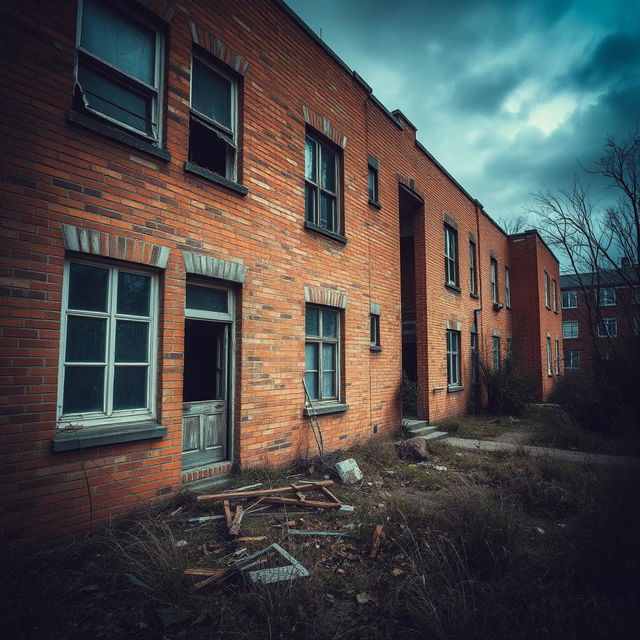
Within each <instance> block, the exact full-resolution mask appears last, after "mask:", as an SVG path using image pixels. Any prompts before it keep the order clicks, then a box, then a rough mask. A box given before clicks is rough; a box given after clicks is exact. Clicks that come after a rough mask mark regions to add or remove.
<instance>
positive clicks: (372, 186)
mask: <svg viewBox="0 0 640 640" xmlns="http://www.w3.org/2000/svg"><path fill="white" fill-rule="evenodd" d="M368 183H369V200H371V202H375V201H376V200H377V194H376V174H375V169H372V168H371V167H369V176H368Z"/></svg>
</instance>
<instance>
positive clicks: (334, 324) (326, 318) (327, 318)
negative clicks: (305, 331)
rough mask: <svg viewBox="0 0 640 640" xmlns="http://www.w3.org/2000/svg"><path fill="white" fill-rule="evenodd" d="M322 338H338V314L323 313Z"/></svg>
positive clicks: (325, 311)
mask: <svg viewBox="0 0 640 640" xmlns="http://www.w3.org/2000/svg"><path fill="white" fill-rule="evenodd" d="M322 336H323V337H324V338H337V337H338V312H337V311H327V310H324V311H323V312H322Z"/></svg>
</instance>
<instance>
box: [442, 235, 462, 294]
mask: <svg viewBox="0 0 640 640" xmlns="http://www.w3.org/2000/svg"><path fill="white" fill-rule="evenodd" d="M444 281H445V284H448V285H450V286H453V287H457V286H458V284H459V279H458V232H457V231H456V230H455V229H454V228H453V227H452V226H451V225H448V224H445V225H444Z"/></svg>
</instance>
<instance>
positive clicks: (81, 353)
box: [65, 316, 107, 362]
mask: <svg viewBox="0 0 640 640" xmlns="http://www.w3.org/2000/svg"><path fill="white" fill-rule="evenodd" d="M106 338H107V319H106V318H84V317H82V316H69V317H68V318H67V348H66V351H65V360H66V362H104V359H105V345H106Z"/></svg>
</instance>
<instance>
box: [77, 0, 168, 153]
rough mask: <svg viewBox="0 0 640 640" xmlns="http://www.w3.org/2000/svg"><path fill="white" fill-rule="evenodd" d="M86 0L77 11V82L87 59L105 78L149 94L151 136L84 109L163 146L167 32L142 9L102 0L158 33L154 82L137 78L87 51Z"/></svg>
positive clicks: (102, 114)
mask: <svg viewBox="0 0 640 640" xmlns="http://www.w3.org/2000/svg"><path fill="white" fill-rule="evenodd" d="M84 1H85V0H80V2H78V13H77V21H78V22H77V28H76V59H75V66H74V81H75V83H76V85H78V86H80V87H81V85H80V83H79V82H78V67H79V65H80V64H81V60H82V61H84V63H85V64H87V65H88V66H90V67H93V68H94V69H98V72H99V73H100V74H101V75H103V76H104V77H106V78H110V79H115V80H116V81H117V82H120V83H121V84H124V85H125V86H127V87H129V88H131V89H132V90H134V91H137V92H138V93H147V94H151V96H152V106H151V129H152V132H153V133H152V135H149V134H146V133H145V132H143V131H140V130H139V129H136V128H135V127H132V126H131V125H128V124H126V123H124V122H121V121H120V120H116V119H115V118H113V117H111V116H108V115H106V114H104V113H102V112H100V111H97V110H96V109H92V108H91V107H89V106H88V105H86V104H85V106H84V109H86V110H87V111H88V112H89V113H91V114H92V115H94V116H96V117H98V118H102V119H103V120H107V121H108V122H111V123H113V124H114V125H116V126H118V127H122V128H123V129H126V130H127V131H130V132H132V133H133V134H134V135H136V136H140V137H142V138H144V139H146V140H149V141H150V142H151V143H152V144H155V145H156V146H160V145H161V144H162V142H163V140H162V133H163V132H162V113H163V112H162V105H163V104H164V96H163V82H162V75H163V68H164V67H163V60H164V35H163V33H162V32H161V30H160V29H159V27H158V25H156V24H153V23H152V22H151V21H150V20H148V19H146V18H145V16H144V15H143V14H142V12H141V11H137V10H135V9H129V8H128V7H127V8H125V6H126V5H124V4H120V3H118V4H117V5H115V4H114V3H110V2H106V0H100V2H101V3H102V4H106V5H109V6H110V7H112V8H114V9H115V10H116V11H117V12H118V13H120V14H123V15H126V16H127V17H128V18H130V19H131V20H132V21H133V22H138V23H140V24H143V25H144V26H145V27H147V28H148V29H150V30H152V31H154V32H155V36H156V42H155V67H154V82H153V85H149V84H147V83H146V82H144V81H143V80H140V79H139V78H134V77H133V76H131V75H129V74H128V73H126V72H125V71H121V70H120V69H118V68H116V67H114V66H113V65H112V64H110V63H109V62H107V61H106V60H103V59H102V58H100V57H99V56H97V55H95V54H93V53H92V52H91V51H88V50H87V49H85V48H84V47H82V46H81V41H82V20H83V11H84Z"/></svg>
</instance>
